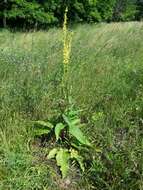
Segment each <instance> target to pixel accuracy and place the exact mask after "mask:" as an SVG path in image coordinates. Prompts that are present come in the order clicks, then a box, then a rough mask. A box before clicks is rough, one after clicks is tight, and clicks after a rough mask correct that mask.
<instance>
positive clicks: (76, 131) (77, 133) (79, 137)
mask: <svg viewBox="0 0 143 190" xmlns="http://www.w3.org/2000/svg"><path fill="white" fill-rule="evenodd" d="M69 132H70V134H71V135H73V136H74V137H75V138H76V139H77V140H78V141H79V142H80V143H81V144H84V145H88V146H91V144H90V142H89V141H88V139H87V138H86V137H85V136H84V134H83V133H82V131H81V130H80V128H79V127H78V126H75V125H70V126H69Z"/></svg>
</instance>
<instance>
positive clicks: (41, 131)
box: [34, 129, 50, 136]
mask: <svg viewBox="0 0 143 190" xmlns="http://www.w3.org/2000/svg"><path fill="white" fill-rule="evenodd" d="M48 133H50V129H36V130H34V135H35V136H41V135H47V134H48Z"/></svg>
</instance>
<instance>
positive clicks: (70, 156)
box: [34, 106, 91, 178]
mask: <svg viewBox="0 0 143 190" xmlns="http://www.w3.org/2000/svg"><path fill="white" fill-rule="evenodd" d="M79 112H80V110H74V107H73V106H70V108H68V109H66V110H65V112H64V113H61V117H60V118H61V120H60V122H58V123H57V124H55V125H53V124H52V123H50V122H44V121H36V122H35V125H34V126H35V127H34V135H35V136H41V135H48V134H51V136H54V137H55V141H56V143H55V144H56V146H55V147H54V148H53V149H52V150H51V151H50V152H49V154H48V156H47V158H48V159H54V158H56V162H57V166H59V167H60V170H61V173H62V177H63V178H65V177H66V176H67V173H68V170H69V164H70V160H76V161H77V163H78V164H79V166H80V168H81V170H82V171H84V169H85V168H84V156H83V155H82V154H83V152H84V149H85V148H86V147H91V143H90V142H89V140H88V139H87V137H86V136H85V135H84V134H83V132H82V130H81V127H82V125H83V124H82V123H81V120H80V117H79V116H78V114H79Z"/></svg>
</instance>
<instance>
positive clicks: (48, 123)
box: [34, 121, 54, 129]
mask: <svg viewBox="0 0 143 190" xmlns="http://www.w3.org/2000/svg"><path fill="white" fill-rule="evenodd" d="M34 124H36V125H38V126H41V127H44V128H45V127H46V128H49V129H53V128H54V126H53V125H52V123H50V122H46V121H35V122H34Z"/></svg>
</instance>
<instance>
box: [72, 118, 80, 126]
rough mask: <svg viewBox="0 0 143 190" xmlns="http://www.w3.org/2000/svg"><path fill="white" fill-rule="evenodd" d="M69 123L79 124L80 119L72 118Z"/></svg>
mask: <svg viewBox="0 0 143 190" xmlns="http://www.w3.org/2000/svg"><path fill="white" fill-rule="evenodd" d="M71 123H72V125H80V119H74V120H72V122H71Z"/></svg>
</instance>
